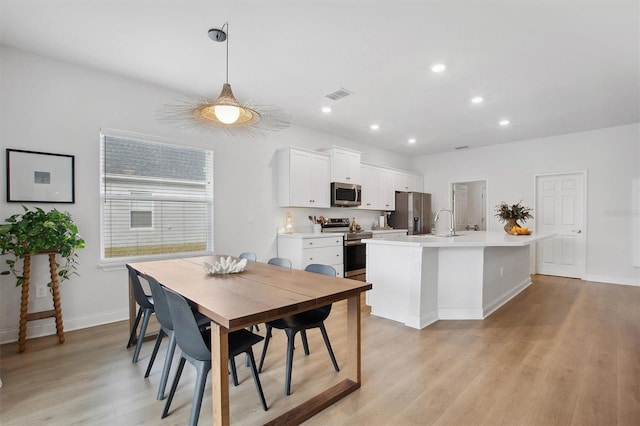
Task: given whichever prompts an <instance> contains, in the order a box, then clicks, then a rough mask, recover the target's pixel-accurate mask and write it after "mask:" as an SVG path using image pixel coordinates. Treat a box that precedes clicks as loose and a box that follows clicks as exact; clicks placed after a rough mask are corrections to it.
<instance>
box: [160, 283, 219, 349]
mask: <svg viewBox="0 0 640 426" xmlns="http://www.w3.org/2000/svg"><path fill="white" fill-rule="evenodd" d="M162 290H163V291H164V294H165V295H166V297H167V304H168V305H169V312H170V313H171V322H172V323H173V332H174V333H175V335H176V342H178V346H180V349H182V352H184V354H185V355H188V356H190V357H191V358H195V359H197V360H201V361H208V360H210V359H211V351H210V350H209V348H208V347H207V345H206V344H205V342H204V338H203V337H202V334H201V333H200V329H199V328H198V324H197V322H196V319H195V317H194V316H193V311H192V310H191V307H190V306H189V303H187V300H186V299H185V298H184V297H182V296H181V295H180V294H178V293H176V292H174V291H171V290H169V289H168V288H166V287H162Z"/></svg>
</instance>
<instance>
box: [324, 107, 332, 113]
mask: <svg viewBox="0 0 640 426" xmlns="http://www.w3.org/2000/svg"><path fill="white" fill-rule="evenodd" d="M322 112H324V113H325V114H328V113H330V112H331V107H322Z"/></svg>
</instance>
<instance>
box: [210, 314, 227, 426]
mask: <svg viewBox="0 0 640 426" xmlns="http://www.w3.org/2000/svg"><path fill="white" fill-rule="evenodd" d="M228 333H229V330H227V329H226V328H224V327H221V326H220V325H218V324H216V323H215V322H213V321H212V322H211V393H212V395H211V398H212V399H211V400H212V402H213V404H212V405H213V424H214V425H221V426H227V425H228V424H229V370H228V368H229V367H228V365H229V336H228Z"/></svg>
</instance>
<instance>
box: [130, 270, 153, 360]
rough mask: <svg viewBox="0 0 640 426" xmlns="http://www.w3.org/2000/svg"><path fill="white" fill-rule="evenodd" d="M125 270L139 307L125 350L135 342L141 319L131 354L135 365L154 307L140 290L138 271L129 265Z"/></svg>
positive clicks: (147, 296)
mask: <svg viewBox="0 0 640 426" xmlns="http://www.w3.org/2000/svg"><path fill="white" fill-rule="evenodd" d="M127 270H128V271H129V282H130V283H131V286H132V288H133V297H134V299H135V300H136V303H137V304H138V306H139V308H138V314H137V315H136V320H135V321H134V323H133V327H132V328H131V334H130V335H129V341H128V342H127V348H129V347H131V345H133V342H134V340H136V333H137V331H138V324H139V323H140V318H141V317H142V325H141V326H140V332H139V333H138V336H137V342H136V349H135V351H134V352H133V360H132V361H131V362H134V363H135V362H138V357H139V356H140V348H142V342H143V341H144V335H145V333H146V332H147V326H148V325H149V318H150V317H151V315H153V314H154V312H155V307H154V305H153V296H151V295H149V294H146V293H145V292H144V289H143V288H142V283H140V277H139V276H138V271H136V270H135V269H133V268H132V267H131V266H129V265H127Z"/></svg>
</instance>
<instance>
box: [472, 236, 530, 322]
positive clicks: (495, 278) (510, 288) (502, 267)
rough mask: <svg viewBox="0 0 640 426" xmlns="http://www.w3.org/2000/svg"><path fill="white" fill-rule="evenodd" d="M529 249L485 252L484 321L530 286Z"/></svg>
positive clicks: (487, 249)
mask: <svg viewBox="0 0 640 426" xmlns="http://www.w3.org/2000/svg"><path fill="white" fill-rule="evenodd" d="M530 247H531V246H529V245H527V246H524V247H487V248H485V252H484V274H483V281H484V285H483V292H482V309H483V317H484V318H486V317H487V316H489V315H491V313H493V312H494V311H495V310H497V309H498V308H499V307H500V306H502V305H504V304H505V303H507V302H508V301H509V300H511V299H512V298H513V297H515V296H516V295H517V294H518V293H520V292H521V291H522V290H524V289H525V288H527V287H528V286H529V285H531V274H530V253H529V252H530Z"/></svg>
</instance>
